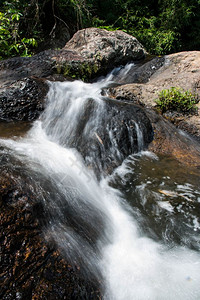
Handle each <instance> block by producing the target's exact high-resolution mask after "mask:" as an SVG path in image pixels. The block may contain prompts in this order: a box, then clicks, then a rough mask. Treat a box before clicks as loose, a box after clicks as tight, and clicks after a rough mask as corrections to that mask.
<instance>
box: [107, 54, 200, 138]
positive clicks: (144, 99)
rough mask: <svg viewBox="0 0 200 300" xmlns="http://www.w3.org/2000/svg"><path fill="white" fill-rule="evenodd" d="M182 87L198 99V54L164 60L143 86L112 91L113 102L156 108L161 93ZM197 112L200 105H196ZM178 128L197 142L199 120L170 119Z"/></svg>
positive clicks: (199, 87)
mask: <svg viewBox="0 0 200 300" xmlns="http://www.w3.org/2000/svg"><path fill="white" fill-rule="evenodd" d="M171 87H181V88H182V89H184V90H191V91H192V92H193V93H196V94H197V95H198V96H200V51H190V52H181V53H175V54H171V55H167V56H165V63H164V65H163V66H162V67H161V68H159V69H158V70H156V72H154V74H153V75H152V76H151V77H150V78H149V80H148V82H147V83H145V84H138V83H137V84H135V83H132V84H126V85H123V86H119V87H117V88H115V89H112V91H111V92H112V95H113V96H114V97H116V98H125V99H128V100H132V99H133V101H134V102H137V103H140V104H142V105H144V106H146V107H150V108H152V107H155V105H156V103H155V99H156V98H157V97H158V93H159V92H160V91H161V90H162V89H168V88H171ZM197 106H198V108H200V103H199V104H198V105H197ZM172 121H173V123H175V124H176V125H177V127H179V128H181V129H184V130H186V131H188V132H189V133H191V134H194V135H195V136H196V137H197V138H198V139H200V118H199V116H196V115H193V116H181V118H180V116H178V118H177V117H173V118H172Z"/></svg>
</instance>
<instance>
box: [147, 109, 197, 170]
mask: <svg viewBox="0 0 200 300" xmlns="http://www.w3.org/2000/svg"><path fill="white" fill-rule="evenodd" d="M145 111H146V114H147V116H148V118H149V119H150V121H151V124H152V126H153V130H154V138H153V141H152V143H151V144H150V145H149V147H148V149H149V150H150V151H152V152H154V153H156V154H165V155H169V156H172V157H174V158H175V159H176V160H178V161H179V162H181V163H182V164H183V165H188V166H189V167H195V168H196V167H198V168H200V145H199V143H198V142H196V141H195V140H194V138H192V137H190V136H189V135H187V134H185V133H184V132H183V131H181V130H179V129H177V128H176V127H175V126H174V125H173V124H172V123H171V122H169V121H168V120H165V119H164V118H163V117H162V116H160V115H159V114H158V113H157V112H155V111H153V110H149V109H146V110H145Z"/></svg>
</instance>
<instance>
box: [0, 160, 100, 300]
mask: <svg viewBox="0 0 200 300" xmlns="http://www.w3.org/2000/svg"><path fill="white" fill-rule="evenodd" d="M4 163H5V162H3V163H1V175H0V225H1V226H0V234H1V247H0V257H1V264H0V285H1V288H0V298H1V299H2V300H8V299H9V300H14V299H22V300H23V299H24V300H31V299H52V300H54V299H100V291H99V288H100V283H99V282H97V281H95V280H90V279H88V278H86V277H84V276H83V274H82V272H81V265H74V266H72V265H71V263H70V262H69V261H67V260H66V259H65V258H63V256H62V255H61V254H60V252H59V251H58V249H56V248H55V247H54V245H53V244H52V245H51V244H49V243H47V242H46V241H45V239H44V236H43V231H42V221H43V220H44V219H45V215H44V213H45V212H44V208H43V206H42V204H41V202H40V201H39V200H40V199H39V194H35V193H34V192H35V191H34V187H33V185H32V187H31V183H30V179H28V176H25V173H23V171H22V170H21V171H20V173H19V169H18V172H17V168H15V171H14V170H12V174H11V173H10V171H9V168H7V167H3V168H2V165H4ZM15 165H16V166H17V164H15ZM18 168H19V165H18ZM23 169H24V167H23Z"/></svg>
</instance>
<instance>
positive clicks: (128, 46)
mask: <svg viewBox="0 0 200 300" xmlns="http://www.w3.org/2000/svg"><path fill="white" fill-rule="evenodd" d="M64 48H65V49H68V50H73V51H76V52H77V53H78V54H79V55H80V56H81V57H83V58H85V59H86V60H91V61H93V63H97V64H98V65H99V67H101V68H103V69H107V70H108V69H109V68H113V67H114V66H116V65H120V64H125V63H127V62H128V61H134V60H140V59H142V58H144V56H145V54H146V51H145V49H144V47H143V46H142V45H141V44H140V43H139V42H138V40H137V39H136V38H135V37H133V36H131V35H129V34H127V33H125V32H123V31H121V30H116V31H108V30H105V29H99V28H86V29H82V30H79V31H78V32H76V33H75V34H74V36H73V37H72V39H71V40H70V41H69V42H67V44H66V45H65V47H64Z"/></svg>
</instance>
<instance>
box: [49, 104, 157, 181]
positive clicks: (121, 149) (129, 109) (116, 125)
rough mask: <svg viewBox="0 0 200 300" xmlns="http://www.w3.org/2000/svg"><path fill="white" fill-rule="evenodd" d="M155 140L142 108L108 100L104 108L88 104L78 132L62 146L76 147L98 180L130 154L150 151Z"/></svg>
mask: <svg viewBox="0 0 200 300" xmlns="http://www.w3.org/2000/svg"><path fill="white" fill-rule="evenodd" d="M88 120H90V125H89V126H88ZM92 120H95V123H94V122H92ZM53 122H54V124H56V119H55V120H53ZM91 124H92V125H91ZM152 140H153V129H152V125H151V122H150V120H149V118H148V117H147V115H146V113H145V111H144V110H143V108H141V107H139V106H138V105H134V104H132V103H124V102H123V101H121V102H120V101H115V100H113V99H109V98H106V99H105V103H104V105H103V107H99V106H98V104H97V103H95V101H89V102H88V103H87V105H85V108H84V111H83V112H82V116H81V118H80V122H79V125H78V126H77V128H76V132H74V133H73V135H72V136H71V137H70V138H69V137H68V136H67V137H65V136H64V134H63V136H62V144H65V143H66V145H67V146H68V147H69V146H70V147H72V148H76V149H77V150H78V151H79V152H80V153H81V155H82V156H83V158H84V159H85V162H86V164H87V165H88V166H89V167H90V168H92V169H93V170H94V171H95V173H96V175H97V177H99V176H101V174H102V173H105V174H108V173H111V172H112V171H113V170H114V168H116V167H117V166H119V165H120V164H121V163H122V162H123V160H124V159H125V158H126V157H128V156H129V155H130V154H133V153H137V152H139V151H140V150H144V149H147V148H148V145H149V144H150V143H151V141H152Z"/></svg>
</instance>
